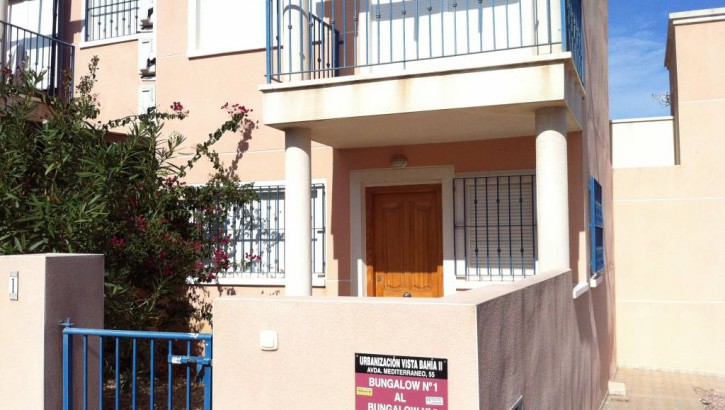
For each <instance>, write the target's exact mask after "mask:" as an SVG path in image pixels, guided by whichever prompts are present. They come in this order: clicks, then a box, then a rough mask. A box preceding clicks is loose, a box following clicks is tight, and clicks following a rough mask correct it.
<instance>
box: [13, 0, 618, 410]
mask: <svg viewBox="0 0 725 410" xmlns="http://www.w3.org/2000/svg"><path fill="white" fill-rule="evenodd" d="M0 6H2V5H0ZM0 8H3V9H5V8H4V7H0ZM7 10H8V16H7V17H6V18H7V19H8V20H7V21H9V22H10V24H14V25H16V26H18V27H20V26H23V25H28V24H34V22H35V16H36V15H37V16H43V17H42V18H41V21H50V22H51V23H50V27H51V31H50V32H49V33H48V34H47V35H46V36H45V37H47V38H49V39H50V40H52V41H55V42H56V43H57V44H60V43H59V42H64V44H65V43H68V44H72V45H73V46H74V47H75V48H74V55H73V60H72V61H73V62H74V65H75V70H74V78H75V79H76V81H77V80H78V78H79V77H80V76H82V75H84V67H85V66H86V64H87V63H88V61H90V60H91V58H92V57H93V56H98V57H99V58H100V70H99V73H98V83H97V85H96V88H95V92H96V93H97V94H98V99H99V101H100V102H101V110H102V112H101V119H111V118H117V117H122V116H127V115H136V114H141V113H145V112H146V111H147V110H148V109H149V108H151V107H159V109H164V108H165V107H168V106H169V105H171V104H172V103H173V102H181V103H182V104H183V106H184V108H185V109H188V110H189V112H190V116H189V118H188V119H186V120H184V121H182V122H178V123H176V122H175V123H169V124H167V125H166V131H171V130H175V131H178V132H180V133H181V134H183V135H186V136H187V138H188V147H187V148H188V149H191V148H192V147H193V146H194V144H196V143H197V142H199V141H201V140H203V139H204V138H206V135H207V134H208V133H209V132H211V131H213V130H214V129H215V128H216V126H217V125H218V124H221V123H222V122H223V121H224V120H225V119H226V115H227V113H226V111H225V110H224V109H220V107H222V108H223V107H224V106H225V104H227V103H228V104H235V103H238V104H242V105H244V106H245V107H248V108H252V109H253V112H252V113H251V119H252V122H250V123H249V124H247V125H248V128H247V129H246V130H245V132H244V133H242V134H235V135H228V136H226V137H225V138H223V139H222V140H221V141H220V142H219V143H218V144H217V145H216V146H215V148H216V150H217V151H218V152H219V154H220V158H221V159H222V160H223V161H224V163H225V164H226V166H228V167H229V169H230V172H233V173H234V174H236V175H237V176H238V177H239V179H240V180H241V181H244V182H253V183H254V184H255V189H256V190H257V192H258V199H257V200H256V201H254V203H253V204H251V205H248V206H247V207H244V208H240V209H239V210H237V211H238V212H235V213H234V215H233V216H232V217H231V218H230V220H229V221H227V223H228V228H229V235H230V245H229V249H228V251H229V254H230V255H232V256H233V258H235V261H236V262H238V263H237V264H236V266H237V267H236V268H235V269H232V270H230V272H228V273H227V274H226V275H222V276H221V277H220V278H219V279H218V283H215V284H212V285H208V286H202V285H200V286H197V287H196V289H197V290H199V291H201V292H202V293H204V294H205V296H206V297H207V298H209V299H215V298H219V297H221V298H224V297H226V296H228V295H248V296H253V295H257V296H258V295H273V296H274V295H286V296H308V295H315V296H356V297H373V296H376V297H377V296H392V297H413V298H415V297H443V296H446V297H447V296H451V295H455V294H457V293H461V291H465V290H469V289H473V288H481V287H487V286H497V285H498V284H500V283H509V284H510V283H512V282H516V281H519V280H521V279H525V278H528V277H531V276H535V275H537V274H551V273H552V272H558V273H559V274H562V273H563V274H565V275H568V272H569V271H571V297H572V299H573V300H571V299H569V295H568V284H565V288H566V289H567V290H566V299H567V300H569V302H567V303H564V302H561V303H559V302H558V300H559V299H557V301H555V300H554V299H552V300H550V301H548V302H549V303H547V301H545V300H544V299H545V296H546V293H542V294H541V296H540V299H536V298H534V304H535V305H536V306H541V307H542V311H541V314H542V315H544V316H547V317H548V318H549V319H551V315H552V314H554V312H558V311H562V312H569V313H568V314H567V317H566V319H562V323H563V322H566V323H567V327H566V328H567V329H568V330H567V331H566V342H565V343H566V346H564V345H562V346H559V347H556V348H554V347H553V345H554V344H553V343H548V344H546V346H533V347H531V346H530V347H531V348H532V349H533V351H534V352H542V351H548V350H552V351H554V350H555V351H556V352H559V353H562V355H561V357H567V359H566V369H568V370H567V372H568V373H567V374H566V375H563V374H562V375H561V379H562V380H566V381H565V382H562V383H559V385H558V388H557V394H560V395H561V396H558V397H565V396H566V397H569V399H567V400H569V402H568V404H565V407H567V408H597V407H598V406H599V405H600V404H601V402H602V401H603V399H604V397H605V395H606V391H607V385H606V382H607V380H608V379H609V378H610V377H611V375H612V374H613V371H614V363H615V356H614V355H615V352H614V322H615V321H614V277H615V276H614V271H615V267H614V262H613V261H614V255H613V254H614V252H613V251H614V246H613V238H614V235H613V208H612V170H611V160H610V151H611V150H610V135H609V132H610V127H609V119H608V117H609V115H608V77H607V18H608V17H607V2H606V1H595V0H563V1H548V0H518V1H505V2H504V1H488V0H484V1H477V2H472V1H471V2H468V1H465V2H463V1H432V0H420V1H400V2H393V1H388V2H384V1H362V0H334V1H327V2H321V1H317V0H314V1H313V0H291V1H287V0H265V1H261V0H259V1H254V2H251V1H244V2H240V1H234V0H188V1H171V0H124V1H121V0H72V1H67V2H59V1H57V0H27V1H21V2H10V4H9V5H8V7H7ZM43 24H45V23H43ZM44 27H45V26H42V25H39V26H38V28H36V29H34V30H32V31H33V32H34V33H35V34H36V37H38V38H41V37H42V36H40V34H42V33H43V30H45V28H44ZM45 37H42V38H45ZM6 40H8V39H6ZM50 40H49V41H50ZM6 42H8V41H6ZM15 43H18V41H17V38H16V41H15ZM15 43H13V44H11V45H12V46H13V47H15V48H16V49H17V44H15ZM23 47H26V49H27V46H26V45H23ZM31 48H32V47H31ZM36 48H37V47H36ZM53 50H55V48H54V47H51V48H50V51H49V52H50V55H51V56H53V55H55V54H53ZM21 51H22V50H21ZM16 55H24V54H22V53H20V54H18V53H16ZM36 55H38V53H36ZM16 58H17V57H16ZM23 58H25V60H26V61H30V60H32V53H28V54H27V56H26V57H23ZM49 61H51V62H56V59H55V58H53V57H51V58H49ZM178 160H179V161H184V160H185V156H184V155H181V156H180V157H179V158H178ZM209 172H210V167H204V166H197V167H195V168H194V169H193V171H192V172H191V173H190V174H189V175H188V178H187V181H186V182H187V183H192V184H203V183H205V181H206V180H207V179H208V177H209ZM565 277H567V278H568V276H565ZM558 280H559V279H558ZM567 281H568V279H567ZM522 283H527V282H522ZM532 283H533V282H532ZM532 286H533V285H532ZM506 289H509V288H506ZM531 289H534V287H532V288H531ZM508 292H509V291H508V290H506V291H502V293H506V294H508ZM494 293H495V292H494ZM514 293H515V292H514ZM459 296H460V295H459ZM396 303H398V302H396ZM482 303H483V302H482ZM551 304H554V305H556V306H554V307H555V308H553V309H548V310H547V309H546V306H549V305H551ZM533 311H536V309H534V310H533ZM535 316H536V315H533V316H532V317H535ZM410 319H411V320H412V321H414V320H413V318H410ZM484 321H485V320H484ZM484 321H482V322H481V323H479V325H481V326H483V323H484ZM555 322H556V320H553V321H552V322H551V323H555ZM542 323H543V322H542ZM547 323H548V322H547ZM533 328H534V329H535V328H536V326H533ZM521 332H522V334H527V335H529V336H531V332H533V330H530V329H528V330H527V329H523V328H522V329H521ZM474 333H475V332H474ZM546 333H548V334H550V333H551V331H550V329H549V331H547V332H546ZM471 335H472V337H473V339H475V337H474V336H473V333H471ZM549 336H552V337H553V336H555V335H553V334H550V335H549ZM473 339H471V340H473ZM504 339H505V338H504ZM481 340H483V339H481ZM551 340H553V338H551ZM497 343H500V344H501V346H507V345H508V344H509V343H510V341H509V340H503V339H502V340H498V339H497ZM564 353H565V354H564ZM482 356H484V355H482ZM541 356H542V357H543V356H546V357H550V358H553V357H559V356H555V355H546V354H542V355H541ZM480 363H483V362H482V361H481V362H480ZM480 363H479V364H480ZM545 367H546V369H548V370H552V369H553V368H554V367H555V366H552V365H551V363H549V364H548V365H547V366H545ZM534 368H536V366H533V367H532V369H534ZM562 369H563V368H562ZM532 372H533V370H532ZM557 374H559V373H557ZM531 376H533V375H531ZM549 382H550V380H547V381H546V382H545V383H541V389H540V391H539V392H538V393H540V396H541V397H545V396H546V395H547V393H546V392H547V391H548V390H550V389H551V388H553V387H552V386H553V385H551V386H550V385H549ZM481 383H483V382H481ZM552 383H553V382H552ZM537 386H538V385H537ZM562 386H569V387H571V388H572V390H571V392H572V393H571V395H569V394H568V392H569V387H562ZM537 388H538V387H537ZM481 391H483V390H481ZM538 393H537V394H538ZM461 397H463V396H461ZM537 397H538V396H537ZM549 400H550V402H556V399H553V398H549ZM534 403H536V400H534ZM540 403H543V402H540ZM482 408H483V407H482Z"/></svg>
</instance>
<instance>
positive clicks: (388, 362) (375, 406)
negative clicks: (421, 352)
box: [355, 353, 448, 410]
mask: <svg viewBox="0 0 725 410" xmlns="http://www.w3.org/2000/svg"><path fill="white" fill-rule="evenodd" d="M355 409H356V410H447V409H448V360H446V359H438V358H429V357H412V356H387V355H376V354H367V353H356V354H355Z"/></svg>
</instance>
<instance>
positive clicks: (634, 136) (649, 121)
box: [612, 117, 675, 168]
mask: <svg viewBox="0 0 725 410" xmlns="http://www.w3.org/2000/svg"><path fill="white" fill-rule="evenodd" d="M673 165H675V135H674V127H673V122H672V117H662V118H640V119H631V120H617V121H612V166H613V167H614V168H643V167H668V166H673Z"/></svg>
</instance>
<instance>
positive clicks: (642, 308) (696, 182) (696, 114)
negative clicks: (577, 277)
mask: <svg viewBox="0 0 725 410" xmlns="http://www.w3.org/2000/svg"><path fill="white" fill-rule="evenodd" d="M723 50H725V8H718V9H710V10H698V11H688V12H682V13H673V14H670V18H669V27H668V37H667V51H666V55H665V66H666V67H667V69H668V70H669V73H670V95H671V98H670V101H671V105H670V107H671V111H672V117H666V118H654V119H643V120H624V121H614V122H613V123H612V139H613V141H612V149H613V165H614V168H615V170H614V228H615V231H616V240H615V242H614V244H615V246H614V251H615V253H616V255H617V273H618V275H617V361H618V363H619V365H620V366H628V367H644V368H655V369H670V370H678V371H692V372H705V373H717V374H725V354H723V351H722V348H721V347H722V346H723V345H724V344H725V331H723V326H722V324H723V323H725V303H724V302H725V293H724V292H723V289H725V276H723V275H722V274H721V272H720V269H719V267H720V266H722V265H723V263H725V252H723V243H725V215H724V214H723V210H725V184H723V183H722V182H721V181H720V178H721V177H722V176H723V175H725V162H723V152H725V140H724V139H723V128H724V127H725V75H724V73H723V66H725V51H723Z"/></svg>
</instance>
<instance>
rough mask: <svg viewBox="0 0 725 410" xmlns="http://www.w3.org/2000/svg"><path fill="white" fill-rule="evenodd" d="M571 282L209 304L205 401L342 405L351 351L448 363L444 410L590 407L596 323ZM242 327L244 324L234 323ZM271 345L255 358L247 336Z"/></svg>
mask: <svg viewBox="0 0 725 410" xmlns="http://www.w3.org/2000/svg"><path fill="white" fill-rule="evenodd" d="M589 315H590V312H589V311H581V310H580V309H578V306H577V302H575V301H573V300H572V298H571V276H570V273H569V272H566V273H544V274H541V275H538V276H536V277H532V278H528V279H525V280H522V281H520V282H516V283H510V284H503V285H500V286H495V287H486V288H481V289H477V290H471V291H468V292H463V293H458V294H455V295H453V296H449V297H446V298H443V299H428V300H423V299H413V300H411V299H405V298H389V299H385V300H381V299H367V298H365V299H363V298H284V299H268V298H244V297H235V298H223V299H217V300H216V301H215V302H214V317H215V319H214V320H215V322H214V355H215V357H214V398H213V399H214V404H215V408H219V409H233V408H237V407H238V403H241V402H243V403H245V405H246V406H248V407H250V408H259V409H287V408H354V400H355V367H354V355H355V353H377V354H386V355H402V356H419V357H436V358H445V359H448V363H449V374H448V381H449V383H448V386H449V388H448V400H449V401H448V403H449V407H448V408H450V409H507V408H510V406H511V405H512V404H514V402H515V401H516V400H517V399H518V398H519V397H520V396H523V397H524V404H525V406H526V408H534V409H576V410H586V409H598V408H599V407H600V405H601V403H602V402H603V400H604V395H603V394H602V393H601V392H600V390H599V388H598V386H601V385H606V383H607V381H608V371H607V370H606V369H605V370H602V366H603V367H605V368H606V367H607V366H608V363H607V362H606V361H601V360H600V359H601V358H600V353H599V352H600V349H602V348H604V347H603V346H600V342H599V337H598V335H597V329H596V326H592V325H591V322H590V320H589ZM239 323H244V326H239ZM262 330H274V331H276V332H277V334H278V338H279V339H278V341H279V348H278V350H276V351H262V350H261V349H260V345H259V334H260V333H259V332H260V331H262Z"/></svg>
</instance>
